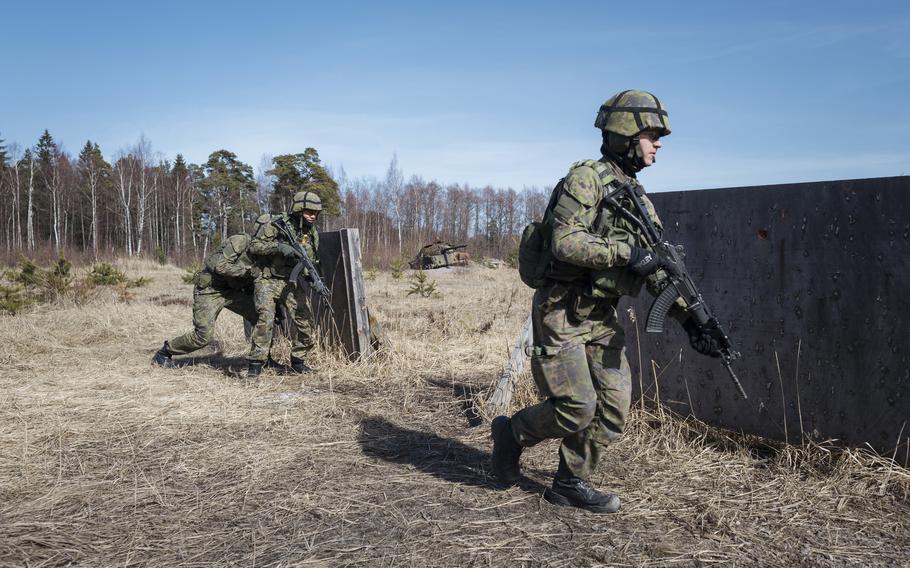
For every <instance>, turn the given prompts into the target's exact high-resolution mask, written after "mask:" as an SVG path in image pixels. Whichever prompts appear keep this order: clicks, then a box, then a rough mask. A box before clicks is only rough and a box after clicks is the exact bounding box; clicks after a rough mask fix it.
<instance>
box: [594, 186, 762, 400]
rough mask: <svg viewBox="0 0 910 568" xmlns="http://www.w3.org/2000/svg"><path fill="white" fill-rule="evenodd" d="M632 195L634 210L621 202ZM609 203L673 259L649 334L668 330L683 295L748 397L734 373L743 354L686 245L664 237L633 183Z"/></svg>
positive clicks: (661, 253)
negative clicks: (711, 304)
mask: <svg viewBox="0 0 910 568" xmlns="http://www.w3.org/2000/svg"><path fill="white" fill-rule="evenodd" d="M623 197H628V198H629V201H630V202H631V203H632V208H633V209H634V211H630V210H629V209H628V208H626V207H624V206H623V205H622V204H621V203H620V199H621V198H623ZM606 202H607V203H608V204H609V205H610V206H611V207H614V208H615V209H616V210H617V211H619V212H620V213H621V214H622V215H624V216H625V217H626V218H627V219H629V220H630V221H631V222H633V223H634V224H635V225H636V226H638V228H639V229H640V230H641V231H642V233H643V234H644V235H645V237H646V238H647V240H648V244H649V245H650V246H651V248H652V249H654V252H655V253H657V255H658V256H660V257H663V258H664V259H666V260H668V261H669V262H668V263H666V264H667V265H669V268H667V269H666V272H667V276H668V279H667V283H666V285H665V286H664V287H663V289H662V290H661V291H660V293H659V294H658V295H657V298H655V300H654V303H653V304H651V308H650V310H649V311H648V319H647V325H646V326H645V331H647V332H649V333H661V332H663V330H664V323H665V322H666V319H667V314H668V313H669V311H670V308H672V307H673V305H674V304H675V303H676V300H677V298H682V300H683V303H684V304H685V305H686V312H687V313H688V314H689V317H690V319H691V322H692V323H693V325H695V327H696V328H697V329H698V332H699V333H701V334H703V335H705V336H707V337H709V338H710V339H711V340H713V341H714V342H715V343H716V344H717V345H718V350H717V352H716V354H714V355H716V356H719V357H720V359H721V361H722V362H723V364H724V367H725V368H726V369H727V372H728V373H729V374H730V378H731V379H733V383H734V384H735V385H736V388H737V389H738V390H739V394H741V395H742V397H743V398H744V399H745V398H748V396H746V391H745V389H743V385H742V383H740V382H739V379H738V378H737V377H736V373H735V372H733V366H732V362H733V361H734V360H736V359H739V357H740V353H739V352H738V351H736V350H735V349H733V344H732V342H731V341H730V338H729V337H728V336H727V333H726V332H725V331H724V329H723V327H722V326H721V324H720V322H718V321H717V318H716V317H714V314H713V313H711V310H710V309H709V308H708V306H707V304H705V301H704V298H702V296H701V294H700V293H699V291H698V288H696V286H695V282H694V281H693V280H692V277H691V276H690V275H689V271H688V270H686V265H685V263H684V262H683V258H684V257H685V250H684V249H683V246H682V245H674V244H670V243H668V242H666V241H664V240H662V239H661V232H660V230H659V229H658V228H657V226H656V225H655V224H654V222H653V221H652V220H651V216H650V215H649V214H648V210H647V208H646V207H645V204H644V202H643V201H642V200H641V196H640V195H639V194H638V193H637V192H636V190H635V188H633V187H632V185H631V184H629V183H627V184H624V185H623V186H622V187H620V188H619V189H617V190H614V191H612V192H611V193H610V194H609V195H608V196H607V197H606Z"/></svg>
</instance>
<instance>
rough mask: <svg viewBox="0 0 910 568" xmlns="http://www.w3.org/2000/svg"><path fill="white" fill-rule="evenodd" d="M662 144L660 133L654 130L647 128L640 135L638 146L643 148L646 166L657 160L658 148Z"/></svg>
mask: <svg viewBox="0 0 910 568" xmlns="http://www.w3.org/2000/svg"><path fill="white" fill-rule="evenodd" d="M661 146H662V144H661V143H660V134H659V133H657V132H654V131H653V130H645V131H644V132H642V133H641V134H639V135H638V148H639V150H641V159H642V162H643V163H644V165H645V167H648V166H650V165H651V164H653V163H654V162H656V161H657V150H659V149H660V148H661Z"/></svg>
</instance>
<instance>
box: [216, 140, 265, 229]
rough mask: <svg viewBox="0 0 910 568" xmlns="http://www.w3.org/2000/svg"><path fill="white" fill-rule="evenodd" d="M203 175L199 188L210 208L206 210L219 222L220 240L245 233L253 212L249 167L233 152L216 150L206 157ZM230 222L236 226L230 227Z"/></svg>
mask: <svg viewBox="0 0 910 568" xmlns="http://www.w3.org/2000/svg"><path fill="white" fill-rule="evenodd" d="M205 174H206V177H205V181H204V182H203V187H204V188H205V189H206V192H207V194H208V198H209V200H210V202H211V204H212V205H213V207H210V209H209V210H210V212H212V213H213V215H214V217H216V218H217V219H218V220H219V224H220V226H221V238H222V239H225V238H227V237H228V235H229V234H230V232H232V231H236V230H240V231H244V232H245V231H246V223H247V221H248V220H251V219H248V217H249V215H250V214H252V213H254V212H255V211H256V207H255V195H256V182H255V181H254V180H253V168H252V167H250V166H249V165H247V164H245V163H243V162H241V161H240V160H238V159H237V155H236V154H234V153H233V152H229V151H227V150H218V151H217V152H212V154H211V155H209V159H208V161H207V162H206V163H205ZM231 220H238V221H239V223H236V222H235V223H234V227H231V226H230V225H231V223H230V221H231ZM238 224H239V227H238V226H237V225H238Z"/></svg>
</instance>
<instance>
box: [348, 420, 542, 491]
mask: <svg viewBox="0 0 910 568" xmlns="http://www.w3.org/2000/svg"><path fill="white" fill-rule="evenodd" d="M358 442H359V443H360V446H361V448H362V449H363V453H364V454H365V455H367V456H370V457H373V458H379V459H381V460H383V461H387V462H391V463H397V464H404V465H410V466H413V467H416V468H417V469H419V470H420V471H422V472H424V473H429V474H430V475H433V476H435V477H438V478H440V479H444V480H446V481H451V482H452V483H460V484H465V485H473V486H476V487H487V488H490V489H503V488H504V486H502V485H501V484H499V483H498V482H497V481H496V480H495V479H494V478H493V477H492V474H491V473H490V471H489V465H490V454H489V453H488V452H484V451H481V450H478V449H477V448H473V447H471V446H468V445H466V444H463V443H461V442H459V441H457V440H452V439H449V438H443V437H441V436H438V435H436V434H434V433H432V432H421V431H419V430H410V429H408V428H404V427H401V426H398V425H396V424H392V423H391V422H389V421H387V420H385V419H384V418H381V417H378V416H370V417H367V418H364V419H363V420H361V422H360V435H359V437H358ZM519 487H521V488H522V489H523V490H525V491H527V492H529V493H541V492H543V490H544V489H546V488H545V487H544V486H543V485H541V484H540V483H538V482H536V481H534V480H531V479H528V478H522V481H521V483H519Z"/></svg>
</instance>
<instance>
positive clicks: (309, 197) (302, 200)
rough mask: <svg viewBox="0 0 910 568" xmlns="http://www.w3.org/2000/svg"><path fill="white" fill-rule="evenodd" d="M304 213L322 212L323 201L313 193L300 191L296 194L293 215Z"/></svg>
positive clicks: (292, 206) (292, 209) (292, 207)
mask: <svg viewBox="0 0 910 568" xmlns="http://www.w3.org/2000/svg"><path fill="white" fill-rule="evenodd" d="M303 211H322V200H321V199H319V196H318V195H316V194H315V193H313V192H312V191H298V192H297V193H295V194H294V201H293V202H292V204H291V213H302V212H303Z"/></svg>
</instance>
